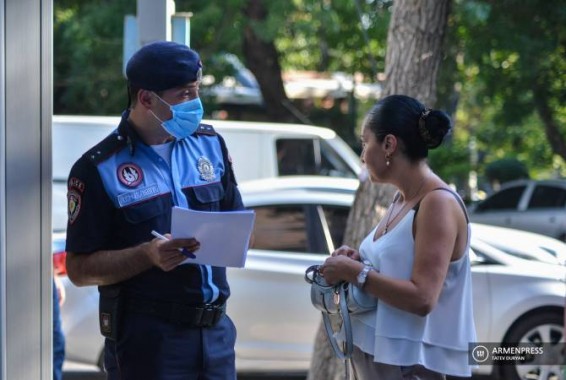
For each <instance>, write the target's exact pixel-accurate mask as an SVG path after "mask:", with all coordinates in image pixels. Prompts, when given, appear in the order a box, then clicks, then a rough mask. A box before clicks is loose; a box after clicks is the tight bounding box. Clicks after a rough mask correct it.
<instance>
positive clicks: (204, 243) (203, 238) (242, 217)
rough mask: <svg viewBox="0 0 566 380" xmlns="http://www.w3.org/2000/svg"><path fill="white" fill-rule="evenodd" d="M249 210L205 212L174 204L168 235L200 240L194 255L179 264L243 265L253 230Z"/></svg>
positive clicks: (252, 216)
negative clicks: (194, 256)
mask: <svg viewBox="0 0 566 380" xmlns="http://www.w3.org/2000/svg"><path fill="white" fill-rule="evenodd" d="M254 220H255V213H254V212H253V211H251V210H242V211H223V212H204V211H195V210H190V209H186V208H182V207H173V211H172V214H171V235H172V236H173V238H175V239H179V238H191V237H194V238H195V239H197V240H198V241H199V242H200V244H201V245H200V249H199V250H198V251H197V252H195V254H196V258H189V259H187V260H185V261H183V262H182V264H205V265H213V266H218V267H238V268H242V267H243V266H244V265H245V263H246V257H247V253H248V245H249V241H250V237H251V234H252V231H253V226H254Z"/></svg>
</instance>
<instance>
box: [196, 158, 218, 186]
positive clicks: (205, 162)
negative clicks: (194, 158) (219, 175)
mask: <svg viewBox="0 0 566 380" xmlns="http://www.w3.org/2000/svg"><path fill="white" fill-rule="evenodd" d="M197 168H198V172H199V173H200V178H201V179H202V180H204V181H207V182H212V181H214V179H215V178H216V176H215V175H214V166H212V162H210V160H209V159H208V158H206V157H204V156H202V157H201V158H199V159H198V163H197Z"/></svg>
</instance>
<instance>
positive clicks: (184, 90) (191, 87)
mask: <svg viewBox="0 0 566 380" xmlns="http://www.w3.org/2000/svg"><path fill="white" fill-rule="evenodd" d="M199 87H200V82H191V83H187V84H186V85H184V86H180V87H175V88H172V89H169V90H165V91H163V94H162V96H161V98H162V99H163V100H165V101H166V102H167V103H169V104H171V105H175V104H179V103H183V102H186V101H188V100H193V99H195V98H198V96H199Z"/></svg>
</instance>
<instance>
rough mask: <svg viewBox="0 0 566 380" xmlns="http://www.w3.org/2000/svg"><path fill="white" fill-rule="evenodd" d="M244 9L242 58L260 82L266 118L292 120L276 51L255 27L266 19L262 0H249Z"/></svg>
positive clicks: (283, 120)
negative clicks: (244, 23) (244, 22)
mask: <svg viewBox="0 0 566 380" xmlns="http://www.w3.org/2000/svg"><path fill="white" fill-rule="evenodd" d="M243 12H244V14H245V15H246V17H247V19H248V20H249V24H248V25H246V27H245V28H244V42H243V51H244V57H245V58H246V64H247V66H248V67H249V69H250V70H251V71H252V73H253V74H254V75H255V77H256V79H257V81H258V83H259V87H260V90H261V94H262V96H263V102H264V105H265V108H266V111H267V114H268V116H269V119H270V120H272V121H282V122H285V121H291V120H292V115H291V113H290V112H289V110H288V109H287V108H286V107H285V105H287V104H290V102H289V99H288V98H287V94H286V93H285V87H284V86H283V79H282V75H281V66H280V65H279V54H278V52H277V49H276V48H275V45H274V44H273V41H266V40H264V39H262V37H261V33H258V31H257V30H256V26H258V25H261V24H262V23H265V22H266V17H267V10H266V8H265V4H264V3H263V1H262V0H249V1H248V2H247V3H246V6H245V8H244V10H243Z"/></svg>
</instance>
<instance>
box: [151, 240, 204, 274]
mask: <svg viewBox="0 0 566 380" xmlns="http://www.w3.org/2000/svg"><path fill="white" fill-rule="evenodd" d="M165 236H166V237H167V238H171V235H170V234H166V235H165ZM199 248H200V243H199V241H198V240H196V239H194V238H189V239H172V240H161V239H158V238H155V239H153V240H151V241H150V242H149V249H148V250H147V254H148V256H149V259H150V260H151V262H152V263H153V265H155V266H156V267H159V268H161V269H162V270H163V271H165V272H168V271H170V270H172V269H174V268H175V267H177V266H178V265H179V264H181V263H182V262H183V261H185V260H186V259H187V254H192V253H193V252H195V251H197V250H198V249H199ZM182 251H184V252H186V253H183V252H182Z"/></svg>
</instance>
